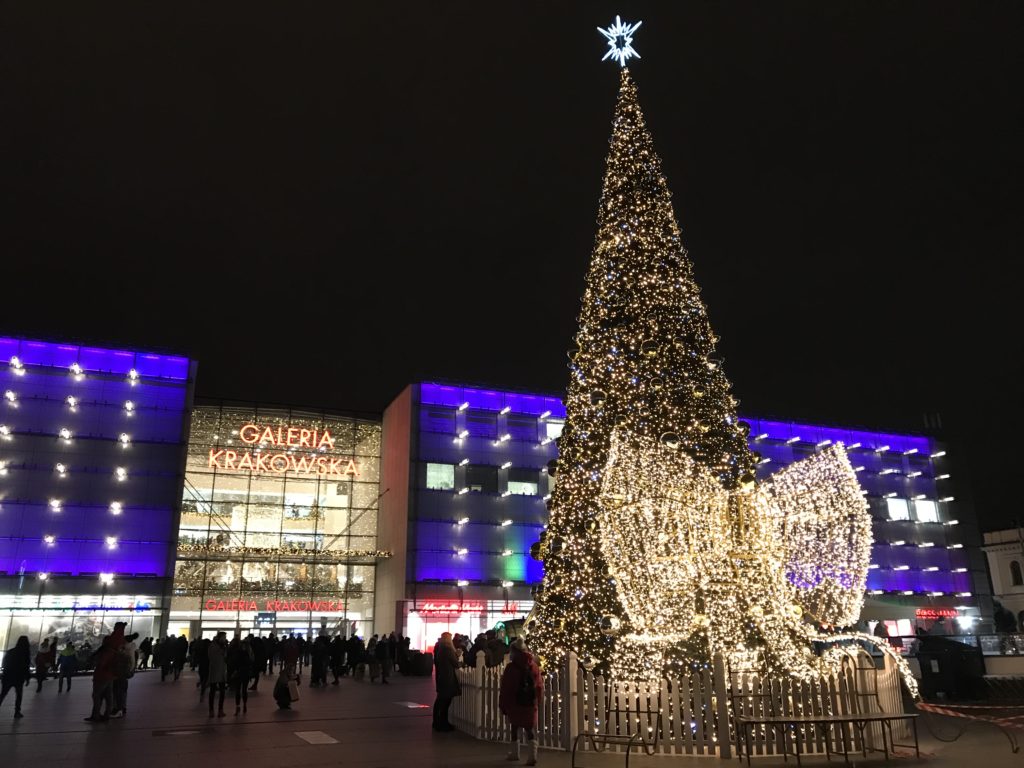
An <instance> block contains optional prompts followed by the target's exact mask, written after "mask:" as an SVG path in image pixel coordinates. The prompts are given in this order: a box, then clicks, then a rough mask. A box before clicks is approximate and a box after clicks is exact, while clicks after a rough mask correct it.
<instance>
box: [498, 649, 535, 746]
mask: <svg viewBox="0 0 1024 768" xmlns="http://www.w3.org/2000/svg"><path fill="white" fill-rule="evenodd" d="M510 651H511V653H510V654H509V662H508V665H507V666H506V667H505V671H504V672H503V673H502V675H501V692H500V694H499V696H498V706H499V707H500V708H501V711H502V712H504V713H505V717H507V718H508V721H509V724H510V725H511V726H512V751H511V752H509V753H508V759H509V760H518V759H519V729H520V728H522V729H523V731H525V733H526V764H527V765H536V764H537V737H536V734H535V732H534V726H536V725H537V702H539V701H540V697H541V696H542V695H543V693H544V681H543V679H542V678H541V676H540V668H539V667H538V666H537V662H536V661H535V660H534V658H533V654H532V653H530V652H529V651H528V650H526V645H525V644H524V643H523V639H522V638H520V637H517V638H516V639H515V640H514V641H513V642H512V645H511V646H510Z"/></svg>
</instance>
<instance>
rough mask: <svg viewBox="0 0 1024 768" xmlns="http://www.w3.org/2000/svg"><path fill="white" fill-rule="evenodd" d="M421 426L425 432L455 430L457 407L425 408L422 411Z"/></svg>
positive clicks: (449, 431)
mask: <svg viewBox="0 0 1024 768" xmlns="http://www.w3.org/2000/svg"><path fill="white" fill-rule="evenodd" d="M420 428H421V429H422V430H423V431H424V432H447V433H451V432H454V431H455V409H454V408H424V409H423V410H421V411H420Z"/></svg>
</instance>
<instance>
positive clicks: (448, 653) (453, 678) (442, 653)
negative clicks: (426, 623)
mask: <svg viewBox="0 0 1024 768" xmlns="http://www.w3.org/2000/svg"><path fill="white" fill-rule="evenodd" d="M458 665H459V661H458V657H457V656H456V655H455V645H454V644H453V643H452V633H451V632H444V633H442V635H441V638H440V639H439V640H438V641H437V643H436V644H435V645H434V688H435V690H436V691H437V698H436V699H435V700H434V723H433V728H434V730H435V731H454V730H455V726H454V725H452V724H451V723H449V722H448V707H450V706H451V703H452V699H454V698H455V697H456V696H458V695H459V694H461V693H462V688H461V687H460V685H459V678H458V676H457V675H456V674H455V669H456V667H458Z"/></svg>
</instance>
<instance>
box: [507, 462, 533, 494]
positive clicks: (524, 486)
mask: <svg viewBox="0 0 1024 768" xmlns="http://www.w3.org/2000/svg"><path fill="white" fill-rule="evenodd" d="M538 487H539V486H538V484H537V470H535V469H524V468H520V467H513V468H512V469H510V470H509V471H508V492H509V493H511V494H514V495H516V496H536V495H537V489H538Z"/></svg>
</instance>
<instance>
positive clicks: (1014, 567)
mask: <svg viewBox="0 0 1024 768" xmlns="http://www.w3.org/2000/svg"><path fill="white" fill-rule="evenodd" d="M1010 583H1011V584H1013V586H1015V587H1024V574H1021V572H1020V563H1019V562H1017V561H1016V560H1012V561H1010Z"/></svg>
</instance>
